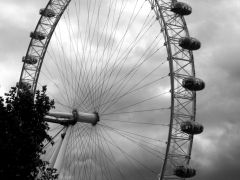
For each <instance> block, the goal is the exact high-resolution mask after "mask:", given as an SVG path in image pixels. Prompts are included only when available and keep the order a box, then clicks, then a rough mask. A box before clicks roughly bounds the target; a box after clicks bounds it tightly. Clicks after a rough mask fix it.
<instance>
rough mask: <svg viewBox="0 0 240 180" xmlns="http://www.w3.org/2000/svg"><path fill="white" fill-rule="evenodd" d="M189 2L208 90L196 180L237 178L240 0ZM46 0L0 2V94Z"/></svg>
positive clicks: (200, 99)
mask: <svg viewBox="0 0 240 180" xmlns="http://www.w3.org/2000/svg"><path fill="white" fill-rule="evenodd" d="M187 2H188V3H189V4H190V5H191V6H192V8H193V13H192V14H191V15H190V16H188V17H186V21H187V24H188V28H189V30H190V34H191V35H192V36H194V37H197V38H198V39H199V40H200V41H201V42H202V48H201V49H200V50H199V51H197V52H195V54H194V55H195V65H196V73H197V76H198V77H201V78H202V79H204V80H205V82H206V89H205V90H204V91H202V92H199V93H198V95H197V121H199V122H201V123H202V124H204V126H205V130H204V133H203V134H201V135H199V136H196V137H195V139H194V147H193V152H192V155H193V157H192V164H193V166H194V167H196V168H197V169H198V170H199V171H198V175H197V176H196V177H195V178H194V179H196V180H203V179H204V180H212V179H217V180H223V179H224V180H226V179H227V180H228V179H229V180H239V178H240V150H239V149H240V80H239V78H240V58H239V57H240V23H239V22H240V1H239V0H201V1H200V0H198V1H197V0H195V1H190V0H187ZM46 3H47V0H1V1H0V58H1V59H0V94H1V95H2V94H3V93H4V92H6V91H7V90H8V89H9V88H10V87H11V86H14V85H15V83H16V82H17V81H18V80H19V76H20V72H21V66H22V62H21V58H22V56H24V55H25V53H26V50H27V47H28V43H29V40H30V38H29V33H30V31H32V30H33V29H34V27H35V25H36V23H37V21H38V18H39V16H38V11H39V8H40V7H44V6H45V5H46Z"/></svg>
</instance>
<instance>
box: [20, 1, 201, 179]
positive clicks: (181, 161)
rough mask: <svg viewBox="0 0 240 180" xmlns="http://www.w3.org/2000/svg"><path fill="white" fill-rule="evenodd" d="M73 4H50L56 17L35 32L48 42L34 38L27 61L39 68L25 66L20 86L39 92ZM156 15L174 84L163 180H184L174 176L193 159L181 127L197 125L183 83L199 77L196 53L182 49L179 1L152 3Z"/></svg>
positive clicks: (45, 20)
mask: <svg viewBox="0 0 240 180" xmlns="http://www.w3.org/2000/svg"><path fill="white" fill-rule="evenodd" d="M70 1H71V0H50V1H49V3H48V4H47V6H46V8H45V9H51V10H53V11H54V12H55V13H56V16H54V17H52V18H49V17H45V16H41V18H40V20H39V22H38V24H37V26H36V29H35V31H34V32H41V33H43V34H44V35H45V36H46V38H45V39H44V40H37V39H34V38H32V39H31V42H30V44H29V47H28V50H27V53H26V57H27V56H32V57H36V59H37V60H38V61H37V64H28V63H26V62H25V63H24V64H23V67H22V72H21V76H20V81H19V84H20V86H21V85H22V84H24V85H28V86H30V88H31V90H32V91H33V92H35V90H36V87H37V82H38V77H39V74H40V71H41V66H42V63H43V60H44V56H45V53H46V51H47V48H48V44H49V42H50V40H51V37H52V35H53V33H54V30H55V28H56V26H57V24H58V22H59V20H60V19H61V16H62V14H63V13H64V11H65V9H66V8H67V6H68V5H69V3H70ZM148 1H149V3H150V4H151V6H152V9H153V10H154V11H155V14H156V17H157V19H158V21H159V23H160V26H161V31H162V32H163V35H164V38H165V46H166V50H167V54H168V61H169V76H170V83H171V115H170V123H169V134H168V142H167V147H166V153H165V160H164V164H163V166H162V171H161V174H160V176H159V179H160V180H167V179H182V178H180V177H177V176H175V175H174V173H173V172H174V168H175V167H176V166H179V165H188V164H189V161H190V158H191V150H192V144H193V135H189V134H186V133H183V132H182V131H181V128H180V124H181V123H182V122H185V121H195V114H196V93H195V92H194V91H189V90H186V89H185V88H183V87H182V80H183V79H184V78H186V77H195V68H194V58H193V54H192V51H190V50H186V49H183V48H181V47H179V44H178V42H179V39H180V38H182V37H189V32H188V29H187V25H186V22H185V20H184V17H183V16H180V15H178V14H176V13H173V12H172V11H171V7H172V4H173V3H174V2H176V1H175V0H148Z"/></svg>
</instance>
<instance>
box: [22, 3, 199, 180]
mask: <svg viewBox="0 0 240 180" xmlns="http://www.w3.org/2000/svg"><path fill="white" fill-rule="evenodd" d="M148 1H149V3H150V4H151V5H152V7H153V10H154V11H155V13H156V16H157V17H158V16H160V17H161V18H160V19H159V23H160V27H161V28H162V29H163V31H164V33H165V36H164V38H165V43H166V48H167V53H168V58H169V59H168V61H169V68H170V73H169V76H170V79H171V118H170V123H169V125H170V126H169V135H168V142H167V149H166V154H165V161H164V162H165V163H164V164H166V163H168V154H169V148H170V142H171V141H172V124H173V119H174V117H173V116H174V111H175V106H174V100H175V94H174V91H175V86H174V83H175V82H176V78H178V76H180V75H178V74H177V75H176V73H175V71H174V69H173V64H172V63H173V61H174V59H173V53H172V51H171V50H172V48H171V44H170V42H171V40H170V36H169V35H168V33H169V31H170V30H169V29H167V25H166V24H165V23H166V22H165V21H166V17H165V16H164V14H163V12H162V6H160V4H159V2H160V1H158V0H154V1H153V0H148ZM53 2H54V0H50V1H49V2H48V4H47V6H46V7H45V9H47V8H48V7H50V6H52V5H53V4H52V3H53ZM61 2H63V4H61V3H59V4H58V6H59V7H60V6H62V7H61V8H59V9H58V8H56V9H58V10H59V14H58V15H57V16H56V19H55V21H54V23H53V25H52V27H51V28H50V30H49V33H48V36H47V39H46V41H45V44H44V46H43V47H42V49H43V51H42V53H41V54H40V55H39V57H38V60H39V61H40V63H39V64H38V66H37V67H36V70H35V72H34V73H33V74H29V77H31V76H34V77H33V78H32V79H31V80H30V81H28V82H30V83H31V88H32V91H33V92H34V93H35V91H36V87H37V85H36V84H37V82H38V78H39V74H40V71H41V66H42V62H43V59H44V56H45V53H46V51H47V48H48V44H49V42H50V40H51V37H52V35H53V33H54V30H55V28H56V26H57V24H58V21H59V20H60V19H61V16H62V15H63V13H64V11H65V10H66V8H67V7H68V5H69V3H70V2H71V0H65V4H64V1H61ZM171 2H175V1H174V0H173V1H172V0H169V2H168V3H169V4H168V5H169V7H165V8H166V9H164V11H170V9H169V8H170V7H171ZM164 3H165V2H164ZM163 7H164V6H163ZM42 18H43V15H42V16H41V18H40V20H39V22H38V23H37V26H36V28H35V30H34V32H36V31H37V29H38V28H39V27H40V26H42ZM181 20H182V23H183V25H184V29H185V31H186V35H187V37H190V36H189V33H188V29H187V25H186V22H185V20H184V18H183V17H181ZM33 41H34V38H32V39H31V42H30V44H29V47H28V50H27V53H26V57H27V56H28V55H29V49H30V48H31V47H33V46H34V42H33ZM189 54H190V58H191V68H192V69H191V71H192V72H191V73H192V74H191V75H190V76H191V77H195V68H194V59H193V55H192V52H191V51H189ZM25 65H26V63H25V62H24V64H23V67H22V72H21V76H20V80H19V84H22V83H25V82H27V81H26V79H27V78H25V79H24V78H23V76H24V75H23V73H24V71H26V67H25ZM184 77H187V76H184V75H183V76H182V77H180V78H181V79H183V78H184ZM186 91H187V90H186ZM192 95H193V99H192V109H193V116H192V117H191V119H192V120H193V121H195V114H196V94H195V92H193V93H192ZM189 137H191V138H190V140H189V144H190V146H189V149H188V154H187V155H186V157H187V159H188V160H187V164H188V163H189V160H190V156H191V149H192V142H193V136H189ZM165 168H166V166H165V165H163V168H162V171H161V177H160V179H161V180H162V179H164V175H165V174H164V173H165Z"/></svg>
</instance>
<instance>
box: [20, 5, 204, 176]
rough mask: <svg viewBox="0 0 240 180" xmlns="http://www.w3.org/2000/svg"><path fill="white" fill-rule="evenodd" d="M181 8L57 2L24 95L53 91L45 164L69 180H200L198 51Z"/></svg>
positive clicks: (36, 35) (41, 28)
mask: <svg viewBox="0 0 240 180" xmlns="http://www.w3.org/2000/svg"><path fill="white" fill-rule="evenodd" d="M191 12H192V8H191V7H190V6H189V5H188V4H186V3H183V2H177V1H176V0H147V1H146V0H50V1H49V2H48V4H47V5H46V7H45V8H43V9H41V10H40V15H41V17H40V20H39V21H38V23H37V26H36V28H35V30H34V31H32V32H31V34H30V37H31V41H30V44H29V47H28V50H27V53H26V55H25V56H24V57H23V59H22V61H23V67H22V72H21V76H20V81H19V88H23V87H27V88H29V89H30V90H31V91H32V92H33V93H35V91H36V89H37V88H38V87H41V86H43V85H47V87H48V94H49V96H50V97H51V98H53V99H54V100H55V106H56V109H54V110H53V111H51V112H49V114H48V115H47V116H46V117H45V119H46V121H48V122H49V126H50V130H49V134H50V135H51V136H52V138H53V139H52V141H53V142H54V143H50V142H46V152H47V153H46V154H45V155H44V157H43V158H44V159H45V160H48V161H49V162H50V166H51V167H54V168H56V169H57V170H58V173H59V179H64V180H66V179H82V180H111V179H114V180H121V179H124V180H130V179H131V180H132V179H139V180H141V179H143V180H150V179H151V180H154V179H159V180H167V179H185V178H190V177H193V176H194V175H195V174H196V170H195V169H194V168H192V167H190V159H191V151H192V145H193V136H194V135H196V134H200V133H202V131H203V126H202V125H201V124H200V123H197V122H196V121H195V116H196V91H200V90H202V89H204V87H205V84H204V82H203V81H202V80H201V79H199V78H196V77H195V68H194V58H193V53H192V52H193V51H194V50H198V49H199V48H200V46H201V44H200V42H199V41H198V40H197V39H196V38H193V37H190V35H189V32H188V28H187V25H186V22H185V20H184V16H186V15H190V14H191Z"/></svg>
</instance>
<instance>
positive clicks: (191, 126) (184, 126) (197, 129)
mask: <svg viewBox="0 0 240 180" xmlns="http://www.w3.org/2000/svg"><path fill="white" fill-rule="evenodd" d="M180 127H181V131H182V132H184V133H187V134H191V135H194V134H200V133H202V132H203V125H201V124H199V123H197V122H194V121H185V122H182V123H181V125H180Z"/></svg>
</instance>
